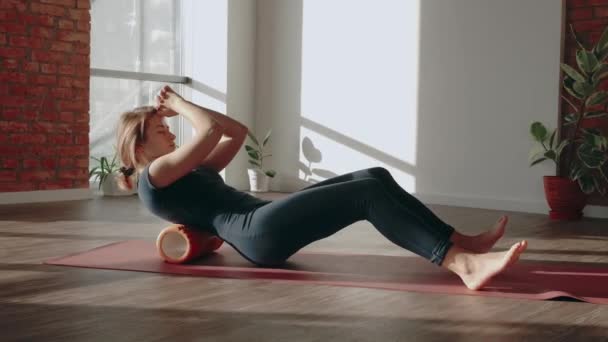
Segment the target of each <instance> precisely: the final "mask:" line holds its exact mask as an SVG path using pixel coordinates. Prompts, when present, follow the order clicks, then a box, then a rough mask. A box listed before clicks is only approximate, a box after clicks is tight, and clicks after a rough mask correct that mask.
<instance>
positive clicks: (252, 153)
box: [247, 151, 260, 160]
mask: <svg viewBox="0 0 608 342" xmlns="http://www.w3.org/2000/svg"><path fill="white" fill-rule="evenodd" d="M247 154H248V155H249V157H251V158H252V159H253V160H260V156H259V154H258V152H257V151H249V152H247Z"/></svg>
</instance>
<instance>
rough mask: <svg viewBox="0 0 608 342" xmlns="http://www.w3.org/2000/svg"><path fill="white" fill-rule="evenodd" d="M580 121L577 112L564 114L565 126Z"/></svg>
mask: <svg viewBox="0 0 608 342" xmlns="http://www.w3.org/2000/svg"><path fill="white" fill-rule="evenodd" d="M577 121H578V114H577V113H570V114H566V115H565V116H564V126H568V125H572V124H575V123H576V122H577Z"/></svg>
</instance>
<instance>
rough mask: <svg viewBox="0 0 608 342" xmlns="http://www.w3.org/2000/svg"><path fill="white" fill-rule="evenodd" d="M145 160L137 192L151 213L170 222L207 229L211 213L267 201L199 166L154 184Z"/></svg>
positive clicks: (246, 209)
mask: <svg viewBox="0 0 608 342" xmlns="http://www.w3.org/2000/svg"><path fill="white" fill-rule="evenodd" d="M149 167H150V164H148V165H147V166H146V167H145V168H144V170H143V171H142V173H141V174H140V177H139V183H138V185H137V195H138V196H139V199H140V200H141V202H142V203H143V204H144V205H145V206H146V208H148V210H150V211H151V212H152V213H153V214H154V215H156V216H158V217H160V218H162V219H164V220H166V221H169V222H173V223H179V224H185V225H189V226H192V227H198V228H201V229H205V230H209V229H210V228H211V223H212V220H213V217H214V216H215V215H217V214H220V213H224V212H246V211H249V210H251V209H253V208H257V207H261V206H263V205H265V204H267V203H270V202H271V201H265V200H261V199H259V198H257V197H254V196H252V195H250V194H248V193H246V192H242V191H239V190H236V189H235V188H233V187H231V186H229V185H227V184H226V183H225V182H224V180H223V179H222V177H221V176H220V174H219V173H218V172H217V171H215V170H213V169H211V168H209V167H205V166H199V167H197V168H196V169H193V170H192V171H191V172H190V173H188V174H186V175H185V176H183V177H182V178H180V179H178V180H177V181H175V182H173V183H172V184H170V185H169V186H167V187H164V188H157V187H155V186H154V185H152V183H150V179H149V178H148V168H149Z"/></svg>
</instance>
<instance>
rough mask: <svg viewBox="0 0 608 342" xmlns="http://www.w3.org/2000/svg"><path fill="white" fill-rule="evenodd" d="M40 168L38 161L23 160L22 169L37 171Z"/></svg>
mask: <svg viewBox="0 0 608 342" xmlns="http://www.w3.org/2000/svg"><path fill="white" fill-rule="evenodd" d="M39 167H40V159H23V168H24V169H37V168H39Z"/></svg>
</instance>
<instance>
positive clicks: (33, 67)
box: [23, 62, 40, 72]
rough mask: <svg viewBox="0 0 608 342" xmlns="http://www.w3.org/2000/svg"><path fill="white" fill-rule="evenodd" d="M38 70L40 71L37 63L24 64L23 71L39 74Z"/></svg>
mask: <svg viewBox="0 0 608 342" xmlns="http://www.w3.org/2000/svg"><path fill="white" fill-rule="evenodd" d="M38 70H40V68H39V65H38V63H36V62H23V71H27V72H38Z"/></svg>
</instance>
